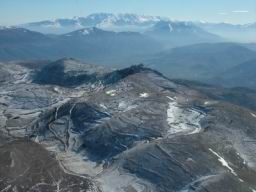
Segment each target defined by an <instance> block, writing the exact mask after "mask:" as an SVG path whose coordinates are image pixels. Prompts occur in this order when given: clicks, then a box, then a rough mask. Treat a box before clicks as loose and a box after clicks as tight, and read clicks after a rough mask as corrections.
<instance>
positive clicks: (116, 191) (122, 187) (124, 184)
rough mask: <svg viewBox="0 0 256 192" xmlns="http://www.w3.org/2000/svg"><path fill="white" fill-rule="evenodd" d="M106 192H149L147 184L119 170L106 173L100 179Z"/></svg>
mask: <svg viewBox="0 0 256 192" xmlns="http://www.w3.org/2000/svg"><path fill="white" fill-rule="evenodd" d="M98 181H99V183H100V184H101V186H102V190H103V191H104V192H126V191H127V189H128V188H129V189H132V191H136V192H143V191H147V189H148V187H147V186H148V185H150V184H147V183H146V182H144V181H142V180H139V179H138V178H137V177H136V176H135V175H132V174H125V173H121V172H120V171H119V170H118V169H117V168H116V169H114V170H112V171H111V172H106V173H104V175H102V176H101V177H100V178H99V179H98Z"/></svg>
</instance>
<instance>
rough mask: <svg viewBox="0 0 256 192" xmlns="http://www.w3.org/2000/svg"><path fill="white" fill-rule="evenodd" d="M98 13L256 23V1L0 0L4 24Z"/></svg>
mask: <svg viewBox="0 0 256 192" xmlns="http://www.w3.org/2000/svg"><path fill="white" fill-rule="evenodd" d="M96 12H109V13H137V14H144V15H159V16H167V17H170V18H171V19H173V20H193V21H195V20H203V21H210V22H229V23H250V22H256V0H0V25H14V24H19V23H26V22H32V21H40V20H45V19H55V18H71V17H74V16H86V15H88V14H90V13H96Z"/></svg>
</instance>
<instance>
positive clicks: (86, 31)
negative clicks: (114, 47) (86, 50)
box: [82, 29, 90, 35]
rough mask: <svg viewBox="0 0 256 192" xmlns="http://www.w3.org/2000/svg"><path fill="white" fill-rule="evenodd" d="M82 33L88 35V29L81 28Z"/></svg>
mask: <svg viewBox="0 0 256 192" xmlns="http://www.w3.org/2000/svg"><path fill="white" fill-rule="evenodd" d="M82 34H83V35H89V34H90V30H88V29H83V30H82Z"/></svg>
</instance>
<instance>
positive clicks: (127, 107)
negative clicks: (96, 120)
mask: <svg viewBox="0 0 256 192" xmlns="http://www.w3.org/2000/svg"><path fill="white" fill-rule="evenodd" d="M136 107H137V105H130V104H129V103H127V102H125V101H121V102H120V103H119V104H118V109H119V110H123V111H124V112H126V111H129V110H132V109H135V108H136Z"/></svg>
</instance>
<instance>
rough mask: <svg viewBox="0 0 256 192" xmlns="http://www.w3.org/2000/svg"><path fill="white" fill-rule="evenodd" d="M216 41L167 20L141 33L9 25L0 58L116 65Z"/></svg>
mask: <svg viewBox="0 0 256 192" xmlns="http://www.w3.org/2000/svg"><path fill="white" fill-rule="evenodd" d="M127 22H128V21H127ZM170 27H171V30H170ZM220 41H223V40H222V38H220V37H218V36H216V35H213V34H210V33H208V32H206V31H204V30H202V29H200V28H198V27H197V26H195V25H193V24H188V23H171V22H167V21H166V22H163V21H162V22H158V23H157V24H155V25H153V26H152V27H151V28H150V29H149V31H147V32H145V33H139V32H114V31H106V30H102V29H99V28H96V27H90V28H83V29H78V30H76V31H72V32H70V33H66V34H61V35H47V34H43V33H39V32H34V31H30V30H27V29H24V28H17V27H11V28H2V29H0V60H2V61H8V60H24V59H58V58H62V57H75V58H78V59H82V60H86V61H88V62H91V63H101V64H118V65H119V66H120V64H126V65H127V64H129V63H131V62H132V61H134V60H135V58H136V59H137V58H143V57H144V55H152V54H155V53H157V52H161V51H163V50H164V49H166V48H173V47H177V46H183V45H191V44H194V43H202V42H220Z"/></svg>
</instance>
